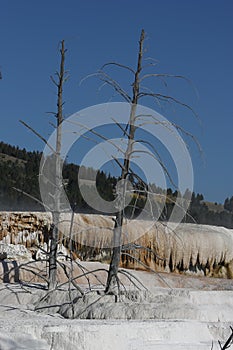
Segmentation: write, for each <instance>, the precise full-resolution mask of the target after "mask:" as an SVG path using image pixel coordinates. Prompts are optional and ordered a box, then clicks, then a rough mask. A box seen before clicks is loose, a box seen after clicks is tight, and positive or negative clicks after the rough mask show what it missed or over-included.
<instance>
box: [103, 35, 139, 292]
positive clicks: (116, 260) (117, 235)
mask: <svg viewBox="0 0 233 350" xmlns="http://www.w3.org/2000/svg"><path fill="white" fill-rule="evenodd" d="M144 39H145V32H144V30H142V32H141V37H140V40H139V53H138V62H137V70H136V72H135V74H134V83H133V97H132V99H131V101H130V103H131V111H130V118H129V133H128V144H127V149H126V152H125V156H124V164H123V167H122V171H121V176H120V180H126V178H127V177H128V175H129V169H130V155H131V154H132V150H133V142H134V136H135V129H136V127H135V117H136V105H137V103H138V97H139V86H140V83H139V76H140V72H141V70H142V56H143V43H144ZM125 191H126V188H125V186H123V193H122V197H123V198H124V197H125V195H126V193H125ZM123 219H124V212H123V210H120V211H118V213H117V214H116V219H115V227H114V238H113V239H114V242H113V244H114V246H113V252H112V259H111V262H110V267H109V273H108V280H107V285H106V293H108V292H109V291H110V290H111V289H113V288H114V287H115V286H116V285H118V277H117V274H118V267H119V264H120V257H121V247H122V243H121V236H122V225H123Z"/></svg>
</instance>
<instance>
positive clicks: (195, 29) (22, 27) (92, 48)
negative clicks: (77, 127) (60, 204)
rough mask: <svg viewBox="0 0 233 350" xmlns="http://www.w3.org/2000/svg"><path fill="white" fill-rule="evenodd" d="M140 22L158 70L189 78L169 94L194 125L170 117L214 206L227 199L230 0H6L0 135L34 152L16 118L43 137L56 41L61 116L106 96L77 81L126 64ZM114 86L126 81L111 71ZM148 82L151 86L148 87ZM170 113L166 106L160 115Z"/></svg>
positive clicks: (231, 115) (231, 109)
mask: <svg viewBox="0 0 233 350" xmlns="http://www.w3.org/2000/svg"><path fill="white" fill-rule="evenodd" d="M141 28H144V29H145V31H146V33H147V41H146V47H147V48H148V56H150V57H154V58H156V59H157V60H158V61H159V62H160V64H159V65H158V66H157V67H156V69H157V72H164V73H171V74H182V75H185V76H187V77H188V78H190V79H191V80H192V82H193V83H194V85H195V87H196V89H197V91H198V97H197V96H196V94H195V93H194V92H193V90H192V88H191V87H190V86H189V85H188V84H185V83H184V84H181V83H180V82H177V83H175V82H172V83H171V85H169V92H170V93H171V94H173V93H174V95H175V96H179V98H181V99H182V100H184V101H186V102H187V103H190V104H192V106H193V107H194V109H195V110H196V111H197V113H198V114H199V117H200V119H201V123H199V122H198V121H197V120H195V118H193V117H192V116H191V115H190V114H189V113H187V115H186V114H185V113H184V112H180V119H179V116H178V113H177V111H175V112H174V118H175V119H174V120H175V121H176V122H180V124H181V125H182V126H184V127H185V128H186V129H187V130H189V131H190V132H192V133H193V134H194V135H195V136H196V137H197V138H198V140H199V142H200V143H201V145H202V148H203V158H202V159H201V157H200V154H199V153H198V151H197V150H196V149H195V148H194V147H193V146H191V153H192V157H193V163H194V175H195V187H194V190H195V192H200V193H203V194H204V197H205V199H207V200H212V201H217V202H223V201H224V199H225V198H226V197H227V196H232V195H233V186H232V179H233V161H232V150H233V137H232V134H233V40H232V33H233V2H232V1H230V0H221V1H220V0H218V1H216V0H205V1H203V0H189V1H187V0H176V1H175V0H170V1H169V0H158V1H157V0H154V1H153V0H144V1H138V0H131V1H130V0H124V1H123V0H118V1H112V0H108V1H106V0H99V1H94V0H92V1H90V0H87V1H80V0H67V1H61V0H56V1H54V0H49V1H45V0H41V1H32V0H21V1H18V0H11V1H1V9H0V43H1V55H0V67H1V71H2V76H3V80H2V81H0V101H1V103H0V116H1V129H0V140H1V141H4V142H7V143H10V144H13V145H18V146H19V147H22V148H23V147H25V148H26V149H28V150H42V149H43V146H44V145H43V144H42V143H41V141H40V140H37V139H36V138H35V137H34V136H33V135H32V134H30V132H29V131H28V130H26V129H25V128H24V127H23V126H22V125H20V124H19V119H23V120H25V121H26V122H27V123H29V124H30V125H32V126H33V127H34V128H35V129H37V130H38V131H39V132H41V133H42V134H43V135H44V136H45V137H48V136H49V134H50V133H51V131H52V128H50V126H49V124H48V122H49V121H50V120H51V117H49V116H48V115H47V114H46V112H47V111H55V109H56V95H55V87H54V86H53V84H52V83H51V81H50V79H49V76H50V75H51V74H53V73H54V71H55V70H56V69H57V68H58V63H59V55H58V44H59V41H60V40H61V39H65V41H66V46H67V48H68V52H67V62H66V67H67V69H69V71H70V76H71V78H70V80H69V81H68V82H67V85H66V90H65V91H66V92H65V100H66V104H65V114H66V115H67V116H68V115H70V114H72V113H74V112H76V111H78V110H80V109H81V108H84V107H87V106H90V105H93V104H96V103H101V102H106V98H109V96H110V95H109V91H107V89H106V90H103V91H102V92H101V93H97V86H98V84H97V82H96V81H95V80H94V79H93V80H89V81H87V82H85V83H84V84H82V85H81V86H80V85H79V82H80V80H81V79H82V78H83V77H85V76H86V75H87V74H89V73H92V72H95V71H96V70H97V69H99V68H100V67H101V65H102V64H103V63H105V62H108V61H112V60H114V61H119V62H122V63H125V64H128V65H135V63H136V52H137V43H138V37H139V34H140V30H141ZM120 74H121V73H119V78H122V80H123V83H125V82H126V80H125V79H126V78H124V77H123V76H120ZM154 88H156V86H155V87H154ZM163 114H164V115H165V116H166V117H168V118H170V117H171V116H172V109H171V108H170V109H168V110H167V111H166V109H165V110H164V113H163Z"/></svg>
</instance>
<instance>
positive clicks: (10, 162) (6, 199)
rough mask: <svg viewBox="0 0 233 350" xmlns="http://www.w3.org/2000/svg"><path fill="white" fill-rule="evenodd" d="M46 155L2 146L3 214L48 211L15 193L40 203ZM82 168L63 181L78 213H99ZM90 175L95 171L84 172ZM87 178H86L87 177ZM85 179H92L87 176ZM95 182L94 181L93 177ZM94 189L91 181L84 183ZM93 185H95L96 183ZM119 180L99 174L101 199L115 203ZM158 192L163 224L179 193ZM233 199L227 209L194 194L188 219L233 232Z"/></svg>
mask: <svg viewBox="0 0 233 350" xmlns="http://www.w3.org/2000/svg"><path fill="white" fill-rule="evenodd" d="M41 156H42V153H40V152H38V151H33V152H28V151H26V149H20V148H19V147H15V146H11V145H9V144H6V143H4V142H0V210H2V211H4V210H25V211H28V210H30V211H32V210H36V211H38V210H39V211H43V210H44V208H43V206H41V205H40V204H39V203H38V202H36V201H34V200H32V199H30V198H28V197H27V196H25V195H24V194H23V193H20V192H17V191H16V190H14V189H13V187H16V188H18V189H20V190H22V191H24V192H26V193H29V194H30V195H32V196H33V197H35V198H38V199H39V200H40V191H39V183H38V174H39V166H40V159H41ZM78 172H79V166H78V165H76V164H69V163H65V164H64V167H63V179H64V183H65V190H66V193H67V196H68V199H69V201H70V203H71V205H74V204H75V205H76V211H77V212H86V213H95V212H96V211H94V210H93V209H92V208H90V207H89V206H88V205H87V204H86V202H85V201H84V200H83V198H82V196H81V194H80V190H79V186H78ZM85 172H86V174H87V175H90V174H91V173H92V172H93V169H92V168H84V170H83V169H82V173H84V175H85ZM84 177H85V176H84ZM85 178H89V176H86V177H85ZM91 178H92V177H91ZM84 182H85V184H86V185H87V186H89V187H90V180H86V179H85V180H84ZM92 182H93V181H91V183H92ZM116 183H117V179H116V178H115V177H114V176H111V175H107V174H105V173H104V172H103V171H98V172H97V177H96V186H97V189H98V192H99V193H100V195H101V196H102V197H103V198H104V199H105V200H107V201H112V200H113V199H114V198H115V197H114V193H115V185H116ZM152 187H153V191H154V192H155V196H154V201H155V202H156V203H155V204H156V205H154V203H152V206H153V207H154V209H155V210H157V205H160V203H161V195H162V196H166V201H165V202H166V206H165V208H164V209H163V212H162V214H161V216H160V220H167V219H168V218H169V216H170V214H171V212H172V209H173V206H174V202H175V201H176V196H177V191H174V192H173V191H172V190H171V189H167V190H165V189H161V188H159V187H156V185H155V184H152ZM137 190H140V184H139V183H136V184H134V191H135V194H137V193H140V195H135V194H134V195H132V201H131V203H130V205H131V206H129V207H127V208H126V210H125V211H126V214H127V215H128V216H130V215H132V207H133V206H134V204H136V206H137V209H136V210H135V212H134V214H135V215H137V214H138V212H139V211H140V210H141V208H143V206H144V203H145V199H146V197H145V194H144V195H143V194H142V192H141V191H140V192H137ZM231 203H232V204H233V197H232V199H228V198H227V199H226V201H225V203H224V205H222V204H217V203H213V202H208V201H205V200H204V197H203V195H202V194H199V193H198V194H195V193H192V199H191V204H190V207H189V210H188V213H187V215H186V217H185V219H184V220H185V221H186V222H196V223H200V224H209V225H218V226H225V227H228V228H233V205H232V204H231Z"/></svg>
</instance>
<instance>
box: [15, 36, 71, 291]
mask: <svg viewBox="0 0 233 350" xmlns="http://www.w3.org/2000/svg"><path fill="white" fill-rule="evenodd" d="M65 53H66V49H65V42H64V40H62V41H61V48H60V55H61V61H60V69H59V72H56V76H57V81H56V80H55V79H54V78H53V77H52V76H51V80H52V82H53V83H54V84H55V85H56V87H57V112H56V113H53V114H55V117H56V125H55V127H56V145H55V147H52V146H51V145H50V144H48V142H47V140H46V139H45V138H44V137H43V136H41V135H40V134H39V133H38V132H37V131H36V130H34V129H33V128H32V127H31V126H29V125H28V124H27V123H25V122H24V121H22V120H20V122H21V123H22V124H23V125H24V126H26V127H27V128H28V129H29V130H30V131H32V132H33V133H34V134H35V135H36V136H37V137H39V138H40V139H41V140H42V141H43V142H44V143H45V144H46V145H47V146H48V148H49V149H50V150H51V151H52V157H53V160H54V162H53V163H54V168H53V169H52V171H53V178H54V182H53V183H52V192H53V193H51V198H52V199H53V200H52V203H51V206H49V207H47V209H50V210H51V211H52V221H53V231H52V235H51V239H50V249H49V289H54V288H55V287H56V278H57V246H58V240H59V218H60V212H61V200H60V197H61V189H62V171H61V169H62V159H61V142H62V122H63V85H64V82H65V81H66V79H67V74H66V71H65ZM44 161H46V159H45V160H44ZM16 190H18V189H16ZM24 194H25V195H27V196H29V197H30V194H26V193H24ZM33 199H35V198H33ZM35 200H36V201H37V202H39V203H41V201H39V200H37V199H35ZM41 204H43V203H41Z"/></svg>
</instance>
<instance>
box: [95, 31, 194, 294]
mask: <svg viewBox="0 0 233 350" xmlns="http://www.w3.org/2000/svg"><path fill="white" fill-rule="evenodd" d="M144 40H145V32H144V30H143V29H142V31H141V35H140V40H139V50H138V58H137V66H136V70H134V69H132V68H131V67H129V66H126V65H124V64H119V63H117V62H109V63H107V64H105V65H104V66H103V67H102V69H101V70H100V71H99V72H98V73H97V75H98V76H99V78H100V80H101V81H103V83H104V85H110V86H111V87H112V88H113V89H114V90H115V91H116V92H117V94H119V95H120V96H121V97H123V99H124V100H125V101H126V102H128V103H129V104H130V115H129V119H128V125H127V126H126V128H125V130H123V128H122V126H121V125H118V123H117V122H116V124H117V125H118V126H119V127H120V128H121V129H122V131H123V133H124V136H125V137H126V139H127V146H126V151H125V152H124V154H123V157H122V158H123V164H120V163H119V162H118V161H117V160H116V159H115V160H116V162H117V164H118V165H120V167H121V174H120V177H119V180H126V179H127V178H128V177H129V176H133V177H134V178H136V179H137V180H139V181H140V183H142V184H143V185H144V190H143V191H145V192H147V193H149V191H148V185H147V184H145V183H144V181H143V180H142V179H141V178H140V176H138V175H137V174H136V173H135V172H133V171H132V169H131V160H132V155H133V154H134V153H135V152H136V151H134V149H133V147H134V144H135V143H136V142H138V141H137V140H136V138H135V132H136V130H137V128H138V123H136V122H137V120H138V119H139V116H137V115H136V109H137V105H138V103H139V100H140V99H142V98H144V97H150V98H153V99H154V100H155V101H156V102H157V103H160V102H172V103H175V104H178V105H180V106H182V107H185V108H187V109H188V110H189V111H191V112H193V113H194V114H195V112H194V111H193V109H192V108H191V107H190V106H189V105H187V104H185V103H183V102H182V101H179V100H178V99H176V98H174V97H172V96H170V95H166V94H163V93H156V92H153V91H151V90H150V89H147V88H145V87H144V86H143V84H142V82H144V81H145V80H147V78H159V79H161V80H162V82H163V83H164V84H165V85H166V81H165V80H166V79H167V78H179V79H185V80H187V79H186V78H185V77H183V76H178V75H169V74H154V73H152V74H144V75H142V71H143V68H144V67H143V65H142V64H143V63H142V62H143V55H144V48H143V46H144ZM154 65H155V63H154V62H153V61H152V62H150V64H149V66H150V67H153V66H154ZM107 66H115V67H117V68H120V69H125V70H127V71H128V72H130V73H132V74H133V77H134V78H133V83H132V94H131V96H130V94H128V93H127V92H126V91H125V90H124V89H123V87H122V86H121V85H120V84H119V83H118V82H117V81H116V80H115V79H113V78H112V77H111V76H110V75H109V74H108V73H106V69H105V68H106V67H107ZM152 123H154V124H159V123H160V121H158V120H152ZM171 125H172V126H173V127H174V128H175V129H177V130H178V131H180V132H181V133H184V134H186V136H189V137H191V138H192V139H193V135H191V134H190V133H188V132H185V130H183V129H182V128H181V127H179V126H178V125H176V124H173V123H171ZM164 127H165V128H168V126H167V125H164ZM141 142H143V143H147V144H149V145H150V146H151V148H153V145H152V144H151V143H150V142H149V141H147V140H141ZM116 147H118V146H116ZM154 151H155V153H156V154H157V155H158V158H159V163H160V165H161V167H162V168H163V170H164V171H165V173H166V175H167V176H168V177H169V179H170V181H171V182H172V179H171V176H170V174H169V171H168V170H167V169H166V166H165V164H164V162H163V160H162V159H161V158H160V156H159V154H158V152H157V150H156V149H155V148H154ZM157 160H158V159H157ZM126 192H127V189H126V185H124V182H123V185H122V188H121V193H120V195H121V199H120V200H121V201H122V203H124V200H125V196H126ZM120 207H121V208H123V207H124V206H123V205H121V206H120ZM124 216H125V214H124V209H120V210H119V211H117V214H116V217H115V225H114V232H113V251H112V258H111V262H110V266H109V272H108V278H107V283H106V290H105V292H106V293H110V292H113V290H114V289H115V288H116V287H118V288H119V280H118V268H119V263H120V258H121V251H122V244H123V242H122V225H123V221H124Z"/></svg>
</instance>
